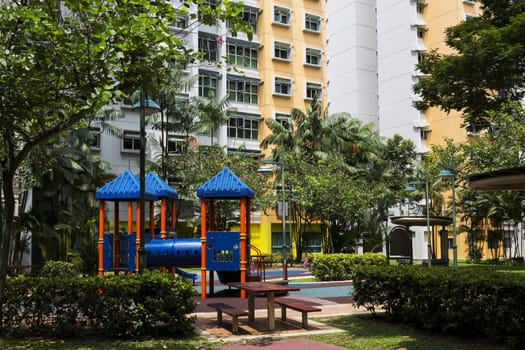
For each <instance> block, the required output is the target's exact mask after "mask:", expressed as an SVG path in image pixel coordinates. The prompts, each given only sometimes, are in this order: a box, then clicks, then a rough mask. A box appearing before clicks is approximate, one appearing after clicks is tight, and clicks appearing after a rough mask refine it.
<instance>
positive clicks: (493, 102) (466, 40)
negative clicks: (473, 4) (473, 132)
mask: <svg viewBox="0 0 525 350" xmlns="http://www.w3.org/2000/svg"><path fill="white" fill-rule="evenodd" d="M481 2H482V5H483V15H481V16H480V17H474V18H469V19H467V20H465V21H463V22H461V23H460V24H458V25H456V26H453V27H450V28H448V29H447V30H446V43H447V45H448V46H449V47H450V48H452V49H453V53H452V54H449V55H445V54H442V53H439V52H437V51H431V52H429V53H427V54H426V55H425V59H424V60H423V61H422V62H421V63H419V64H418V66H417V67H418V69H419V70H420V71H421V72H422V73H423V74H425V76H424V77H422V78H421V79H420V80H419V81H418V82H417V83H416V84H415V85H414V91H415V92H416V93H419V94H421V96H422V97H423V100H422V101H421V102H419V103H417V105H416V106H417V107H418V108H419V109H426V108H428V107H432V106H437V107H440V108H441V109H443V110H444V111H446V112H450V111H451V110H457V111H462V112H464V118H465V121H466V122H468V123H470V125H471V126H472V127H475V128H477V129H481V128H484V127H487V126H489V125H490V119H491V118H490V112H491V111H498V110H499V109H500V108H501V106H502V104H504V103H506V102H507V101H509V100H510V101H520V100H521V99H522V98H523V96H524V92H525V89H524V88H525V74H524V73H525V46H524V45H523V38H524V36H525V1H524V0H515V1H501V0H482V1H481Z"/></svg>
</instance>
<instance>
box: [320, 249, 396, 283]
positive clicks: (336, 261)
mask: <svg viewBox="0 0 525 350" xmlns="http://www.w3.org/2000/svg"><path fill="white" fill-rule="evenodd" d="M387 263H388V261H387V259H386V257H385V256H384V255H383V254H380V253H365V254H325V255H316V256H314V258H313V262H312V274H313V275H314V276H315V278H317V279H318V280H320V281H345V280H349V279H352V272H353V270H354V269H355V268H356V267H357V266H362V265H386V264H387Z"/></svg>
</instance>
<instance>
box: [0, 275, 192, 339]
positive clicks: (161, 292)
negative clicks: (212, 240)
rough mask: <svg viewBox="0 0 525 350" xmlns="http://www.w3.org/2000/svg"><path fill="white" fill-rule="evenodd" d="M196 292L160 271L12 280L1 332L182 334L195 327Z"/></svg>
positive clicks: (123, 335)
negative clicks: (124, 274)
mask: <svg viewBox="0 0 525 350" xmlns="http://www.w3.org/2000/svg"><path fill="white" fill-rule="evenodd" d="M194 295H195V290H194V288H193V287H192V285H191V283H190V282H189V281H188V280H186V279H183V278H180V277H179V278H176V277H173V276H172V275H170V274H165V273H164V274H161V273H159V272H145V273H144V274H140V275H126V276H105V277H86V278H78V277H77V278H54V277H29V278H28V277H16V278H10V279H8V281H7V289H6V295H5V299H4V300H5V302H4V303H3V304H2V305H1V307H2V315H1V316H2V318H1V320H0V321H1V322H2V323H1V324H0V331H1V334H3V335H10V336H22V335H32V336H34V335H39V336H61V337H63V336H83V335H100V336H107V337H111V338H115V337H128V338H130V337H141V336H145V335H152V336H155V335H168V334H169V335H173V334H177V335H185V334H188V333H190V332H192V331H193V330H194V326H195V319H194V317H193V316H191V314H193V312H194V311H195V301H194V298H193V296H194Z"/></svg>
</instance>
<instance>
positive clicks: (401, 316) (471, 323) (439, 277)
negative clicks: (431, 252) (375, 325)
mask: <svg viewBox="0 0 525 350" xmlns="http://www.w3.org/2000/svg"><path fill="white" fill-rule="evenodd" d="M353 287H354V293H353V297H354V301H355V303H356V305H357V306H364V307H366V308H367V309H368V310H369V311H370V312H375V310H376V308H382V309H384V310H385V311H386V313H387V314H388V315H389V317H391V318H392V319H394V320H397V321H402V322H405V323H409V324H412V325H415V326H418V327H421V328H423V329H426V330H432V331H443V332H447V333H449V334H455V335H467V336H474V335H485V336H488V337H490V338H492V339H494V340H498V341H505V342H508V343H512V344H523V343H524V342H525V303H523V300H524V298H525V276H518V275H516V274H510V273H505V272H497V271H492V270H489V269H480V268H476V269H473V268H461V269H452V268H446V267H432V268H425V267H420V266H403V267H400V266H388V267H375V266H362V267H360V268H358V269H356V270H355V271H354V276H353Z"/></svg>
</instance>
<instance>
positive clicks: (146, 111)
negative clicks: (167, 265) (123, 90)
mask: <svg viewBox="0 0 525 350" xmlns="http://www.w3.org/2000/svg"><path fill="white" fill-rule="evenodd" d="M131 110H132V111H137V110H138V111H139V112H140V117H139V130H140V131H139V133H140V153H139V158H140V159H139V173H140V174H139V186H140V189H139V210H140V217H139V222H140V230H139V232H138V233H139V237H138V239H137V241H138V242H136V244H137V245H138V246H140V248H139V249H138V254H139V255H138V256H137V257H135V258H136V259H138V271H137V272H141V271H142V269H143V268H144V266H146V261H145V258H146V254H145V252H144V249H145V248H144V232H145V230H144V227H145V220H146V219H145V217H146V215H145V212H144V211H145V199H144V197H145V193H146V176H145V171H146V170H145V168H146V116H147V115H150V114H153V113H155V112H158V111H160V107H159V105H158V104H157V103H156V102H155V101H153V100H151V99H149V98H147V96H146V92H145V91H144V90H141V91H140V100H139V101H138V102H136V103H135V104H134V105H133V107H132V108H131Z"/></svg>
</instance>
